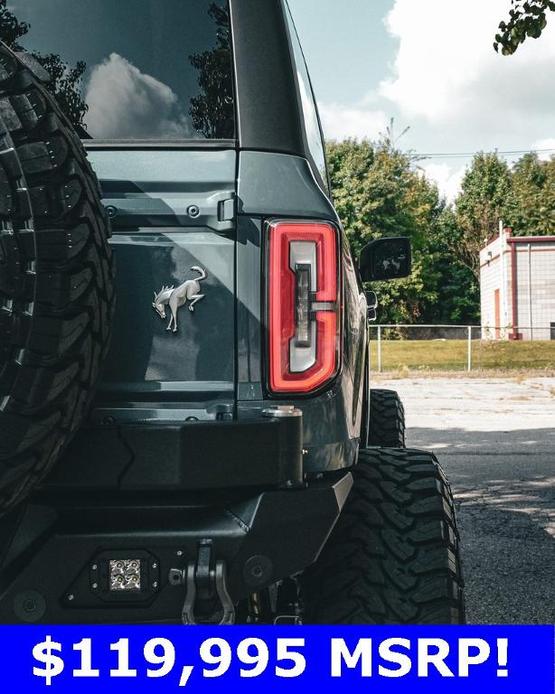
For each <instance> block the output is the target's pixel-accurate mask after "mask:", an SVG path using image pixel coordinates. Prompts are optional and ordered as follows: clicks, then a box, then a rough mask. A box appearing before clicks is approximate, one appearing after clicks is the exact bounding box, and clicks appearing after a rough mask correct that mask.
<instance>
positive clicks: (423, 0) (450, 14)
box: [289, 0, 555, 200]
mask: <svg viewBox="0 0 555 694" xmlns="http://www.w3.org/2000/svg"><path fill="white" fill-rule="evenodd" d="M289 4H290V7H291V11H292V13H293V16H294V19H295V22H296V24H297V29H298V31H299V35H300V37H301V41H302V43H303V48H304V52H305V55H306V59H307V62H308V67H309V70H310V73H311V77H312V81H313V84H314V91H315V92H316V98H317V100H318V104H319V108H320V115H321V117H322V122H323V126H324V132H325V135H326V138H328V139H343V138H346V137H358V138H362V137H368V138H370V139H375V138H377V137H378V136H379V134H380V133H381V132H384V130H385V128H386V127H387V125H388V123H389V121H390V119H391V118H394V133H396V134H397V135H398V136H399V139H398V141H397V146H398V147H399V148H400V149H404V150H412V151H415V152H417V153H421V154H430V153H433V154H435V153H441V154H452V153H472V152H477V151H493V150H498V151H515V150H529V149H538V150H544V149H545V150H550V149H551V150H552V151H551V152H550V151H546V152H542V153H540V156H542V157H546V158H547V157H549V156H551V155H552V154H555V14H553V15H552V17H550V20H551V21H550V22H549V23H548V26H547V28H546V29H545V31H544V33H543V35H542V37H541V38H540V39H539V40H537V41H534V40H532V39H528V40H527V41H526V42H525V43H524V45H522V46H521V47H520V49H519V50H518V52H517V53H516V54H515V55H513V56H510V57H505V56H501V55H498V54H497V53H495V51H494V50H493V45H492V44H493V40H494V36H495V33H496V30H497V26H498V24H499V22H500V21H501V20H502V19H506V18H507V16H508V12H509V9H510V0H341V2H337V0H289ZM407 127H409V128H410V129H409V131H408V132H407V133H406V134H404V135H403V136H402V137H401V133H402V132H403V131H404V129H405V128H407ZM515 158H518V155H516V156H511V155H507V159H508V160H509V161H513V160H514V159H515ZM470 161H471V158H469V157H461V156H456V157H453V156H441V157H436V156H434V157H433V158H428V159H425V160H423V161H421V162H420V164H419V166H420V167H421V168H422V169H423V171H424V172H425V173H426V175H428V176H429V177H430V178H432V179H434V180H435V181H436V182H437V184H438V186H439V188H440V190H441V192H442V193H443V194H444V195H445V196H446V197H447V198H448V199H449V200H452V199H453V198H454V197H455V196H456V194H457V192H458V190H459V188H460V182H461V180H462V177H463V175H464V172H465V169H466V167H467V166H468V165H469V163H470Z"/></svg>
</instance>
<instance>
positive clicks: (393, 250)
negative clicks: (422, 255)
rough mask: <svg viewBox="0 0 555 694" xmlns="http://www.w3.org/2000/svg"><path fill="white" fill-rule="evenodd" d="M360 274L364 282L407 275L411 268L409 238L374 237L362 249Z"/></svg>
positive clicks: (393, 278) (394, 278)
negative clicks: (373, 239)
mask: <svg viewBox="0 0 555 694" xmlns="http://www.w3.org/2000/svg"><path fill="white" fill-rule="evenodd" d="M359 267H360V274H361V277H362V279H363V281H364V282H373V281H374V282H377V281H383V280H397V279H401V278H402V277H408V276H409V275H410V273H411V270H412V252H411V244H410V239H408V238H406V237H404V236H399V237H395V238H385V239H376V240H375V241H371V242H370V243H369V244H368V245H367V246H365V247H364V248H363V249H362V253H361V254H360V265H359Z"/></svg>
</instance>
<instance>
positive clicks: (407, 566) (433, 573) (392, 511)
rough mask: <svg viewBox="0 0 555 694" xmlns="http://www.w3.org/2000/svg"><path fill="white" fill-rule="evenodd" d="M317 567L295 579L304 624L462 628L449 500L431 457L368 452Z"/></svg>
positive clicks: (447, 489)
mask: <svg viewBox="0 0 555 694" xmlns="http://www.w3.org/2000/svg"><path fill="white" fill-rule="evenodd" d="M353 475H354V486H353V489H352V491H351V494H350V496H349V498H348V500H347V503H346V505H345V508H344V509H343V512H342V513H341V516H340V517H339V520H338V522H337V524H336V526H335V528H334V530H333V531H332V534H331V535H330V538H329V539H328V541H327V543H326V545H325V547H324V549H323V550H322V553H321V555H320V557H319V558H318V560H317V562H316V563H315V564H314V565H313V566H312V567H310V568H309V569H308V570H307V571H306V572H305V573H304V575H303V577H302V578H301V596H302V600H303V603H304V610H305V616H304V621H305V623H307V624H461V623H464V598H463V580H462V571H461V562H460V556H459V534H458V531H457V526H456V520H455V509H454V504H453V497H452V494H451V490H450V487H449V484H448V482H447V480H446V478H445V475H444V473H443V471H442V469H441V467H440V465H439V464H438V462H437V460H436V459H435V457H434V455H433V454H431V453H426V452H423V451H416V450H410V449H405V450H399V449H385V448H383V449H366V450H362V451H360V454H359V462H358V465H356V466H355V468H354V472H353Z"/></svg>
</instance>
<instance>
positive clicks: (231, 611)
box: [168, 540, 235, 626]
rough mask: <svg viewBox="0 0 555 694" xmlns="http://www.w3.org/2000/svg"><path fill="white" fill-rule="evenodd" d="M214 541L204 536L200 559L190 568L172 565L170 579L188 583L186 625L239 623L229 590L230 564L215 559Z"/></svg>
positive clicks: (178, 584) (181, 583) (175, 581)
mask: <svg viewBox="0 0 555 694" xmlns="http://www.w3.org/2000/svg"><path fill="white" fill-rule="evenodd" d="M212 554H213V552H212V541H211V540H201V541H200V543H199V548H198V554H197V560H196V562H192V561H191V562H189V563H188V564H187V568H186V569H170V573H169V577H168V580H169V583H170V585H172V586H185V587H186V591H187V592H186V594H185V602H184V603H183V610H182V611H181V619H182V621H183V624H185V625H194V624H218V625H220V626H222V625H226V624H234V623H235V606H234V605H233V602H232V600H231V598H230V596H229V593H228V590H227V578H226V565H225V562H224V561H222V560H217V561H213V557H212Z"/></svg>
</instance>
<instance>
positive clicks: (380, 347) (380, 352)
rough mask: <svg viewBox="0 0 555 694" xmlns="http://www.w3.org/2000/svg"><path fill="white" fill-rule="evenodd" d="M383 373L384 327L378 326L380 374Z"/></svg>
mask: <svg viewBox="0 0 555 694" xmlns="http://www.w3.org/2000/svg"><path fill="white" fill-rule="evenodd" d="M381 372H382V326H381V325H378V373H381Z"/></svg>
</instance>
